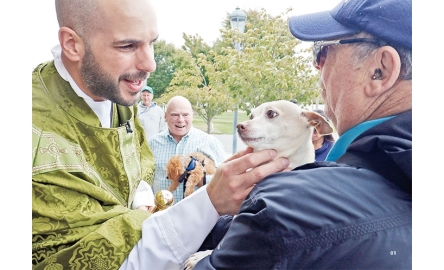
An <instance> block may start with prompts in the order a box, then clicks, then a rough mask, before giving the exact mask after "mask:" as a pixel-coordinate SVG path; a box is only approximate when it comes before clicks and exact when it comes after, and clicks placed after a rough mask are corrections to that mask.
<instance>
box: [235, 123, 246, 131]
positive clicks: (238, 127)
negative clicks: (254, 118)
mask: <svg viewBox="0 0 444 270" xmlns="http://www.w3.org/2000/svg"><path fill="white" fill-rule="evenodd" d="M236 128H237V130H244V129H245V124H244V123H239V124H237V126H236Z"/></svg>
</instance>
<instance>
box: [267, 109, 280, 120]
mask: <svg viewBox="0 0 444 270" xmlns="http://www.w3.org/2000/svg"><path fill="white" fill-rule="evenodd" d="M276 116H278V113H277V112H275V111H273V110H268V111H267V117H268V118H275V117H276Z"/></svg>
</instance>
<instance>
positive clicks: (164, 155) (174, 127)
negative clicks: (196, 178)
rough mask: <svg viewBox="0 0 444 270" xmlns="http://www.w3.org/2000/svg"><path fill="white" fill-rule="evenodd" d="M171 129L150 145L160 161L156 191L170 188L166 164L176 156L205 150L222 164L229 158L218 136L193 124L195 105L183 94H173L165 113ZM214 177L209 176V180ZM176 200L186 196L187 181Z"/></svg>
mask: <svg viewBox="0 0 444 270" xmlns="http://www.w3.org/2000/svg"><path fill="white" fill-rule="evenodd" d="M165 121H166V122H167V125H168V129H167V130H165V131H162V132H159V133H157V134H154V135H153V136H152V137H151V138H150V139H149V145H150V147H151V149H152V151H153V154H154V158H155V160H156V168H155V173H154V182H153V190H154V192H157V191H159V190H162V189H168V186H169V185H170V184H171V181H170V180H168V179H167V177H166V174H167V172H166V164H167V162H168V160H169V159H170V158H171V157H172V156H173V155H187V154H190V153H192V152H202V153H204V154H205V155H207V156H208V157H209V158H211V159H212V160H213V162H214V164H215V165H216V167H218V166H219V165H220V164H221V163H222V162H223V161H224V159H225V148H224V146H223V145H222V143H221V142H220V141H219V140H218V139H217V138H216V137H214V136H211V135H209V134H207V133H205V132H203V131H202V130H200V129H197V128H194V127H193V108H192V106H191V103H190V101H189V100H188V99H186V98H185V97H182V96H175V97H172V98H171V99H170V100H169V101H168V103H167V108H166V112H165ZM210 180H211V176H207V182H209V181H210ZM173 195H174V200H175V202H178V201H180V200H182V199H183V198H184V186H183V184H181V185H179V187H178V188H177V189H176V190H175V191H173Z"/></svg>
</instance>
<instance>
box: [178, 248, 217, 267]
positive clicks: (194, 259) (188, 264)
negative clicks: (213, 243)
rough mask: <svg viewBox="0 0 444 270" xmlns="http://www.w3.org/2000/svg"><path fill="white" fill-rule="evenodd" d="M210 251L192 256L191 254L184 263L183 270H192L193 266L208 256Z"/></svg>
mask: <svg viewBox="0 0 444 270" xmlns="http://www.w3.org/2000/svg"><path fill="white" fill-rule="evenodd" d="M211 252H213V251H212V250H205V251H199V252H196V253H194V254H192V255H191V256H190V257H189V258H188V260H186V261H185V270H193V268H194V266H196V264H197V263H198V262H199V261H200V260H202V259H203V258H205V257H206V256H208V255H210V254H211Z"/></svg>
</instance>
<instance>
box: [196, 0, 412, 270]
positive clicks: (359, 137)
mask: <svg viewBox="0 0 444 270" xmlns="http://www.w3.org/2000/svg"><path fill="white" fill-rule="evenodd" d="M289 28H290V31H291V33H292V34H293V35H294V36H295V37H296V38H298V39H300V40H303V41H314V46H313V53H314V61H313V65H314V66H315V68H316V69H318V70H319V75H320V79H319V86H320V87H321V89H322V96H323V99H324V101H325V103H326V106H325V111H326V114H327V116H328V117H329V118H330V119H331V120H332V122H333V123H334V125H335V127H336V129H337V131H338V133H339V135H340V137H339V139H338V141H337V142H336V144H335V146H334V147H333V149H332V151H331V152H330V154H329V156H328V157H327V161H326V162H320V163H312V164H307V165H304V166H301V167H299V168H296V169H294V170H293V171H289V172H281V173H276V174H273V175H270V176H268V177H267V178H265V179H264V180H263V181H261V182H259V183H258V184H257V185H256V186H255V188H254V189H253V190H252V192H251V193H250V195H249V196H248V197H247V199H246V200H245V202H244V203H243V204H242V207H241V210H240V212H239V214H238V215H237V216H236V218H235V219H234V220H233V221H232V223H231V225H230V226H229V229H228V231H227V232H226V234H225V236H224V237H223V238H222V240H221V241H220V242H219V244H218V245H217V247H215V249H214V251H213V253H212V254H211V256H208V257H206V258H205V259H203V260H201V261H200V262H199V263H198V264H197V265H196V267H195V269H238V268H243V269H245V268H248V269H411V268H412V1H411V0H350V1H343V2H341V3H340V4H338V5H337V6H336V7H335V8H334V9H333V10H331V11H326V12H318V13H314V14H308V15H301V16H295V17H292V18H291V19H290V21H289ZM222 225H226V223H224V224H222ZM226 227H228V226H226ZM216 228H217V226H216ZM216 228H215V229H216ZM223 233H225V231H224V232H223ZM223 233H222V234H223ZM213 239H214V238H213Z"/></svg>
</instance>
